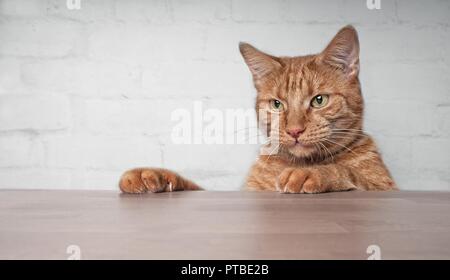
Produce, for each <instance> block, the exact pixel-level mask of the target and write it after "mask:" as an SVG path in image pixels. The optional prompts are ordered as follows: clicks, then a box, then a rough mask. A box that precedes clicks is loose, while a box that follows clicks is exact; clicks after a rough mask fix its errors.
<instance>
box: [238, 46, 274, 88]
mask: <svg viewBox="0 0 450 280" xmlns="http://www.w3.org/2000/svg"><path fill="white" fill-rule="evenodd" d="M239 50H240V51H241V54H242V56H243V57H244V60H245V63H247V66H248V68H249V69H250V72H252V75H253V79H254V80H255V81H257V80H259V79H261V78H263V77H264V76H266V75H267V74H269V73H271V72H273V71H275V70H277V69H279V68H281V63H280V61H279V59H278V58H277V57H274V56H271V55H268V54H266V53H263V52H262V51H260V50H258V49H257V48H255V47H253V46H252V45H250V44H247V43H243V42H241V43H239Z"/></svg>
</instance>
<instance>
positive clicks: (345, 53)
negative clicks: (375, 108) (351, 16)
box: [239, 26, 364, 158]
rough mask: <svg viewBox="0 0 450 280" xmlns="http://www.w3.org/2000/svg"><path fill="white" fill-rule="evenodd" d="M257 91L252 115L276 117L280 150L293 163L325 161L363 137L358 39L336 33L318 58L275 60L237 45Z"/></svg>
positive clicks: (350, 30) (347, 32)
mask: <svg viewBox="0 0 450 280" xmlns="http://www.w3.org/2000/svg"><path fill="white" fill-rule="evenodd" d="M239 48H240V51H241V53H242V56H243V57H244V59H245V62H246V63H247V65H248V67H249V69H250V71H251V73H252V75H253V81H254V84H255V88H256V90H257V93H258V95H257V100H256V109H257V110H265V111H268V116H269V117H268V118H267V120H264V121H265V122H266V123H267V124H268V126H270V120H271V119H272V118H271V116H272V114H277V116H278V117H279V133H273V131H272V132H269V134H270V137H271V138H272V137H274V135H277V136H278V137H279V143H280V149H281V151H283V152H284V153H286V154H288V155H290V156H293V157H295V158H309V157H314V156H316V157H321V156H323V157H327V156H329V153H335V152H337V151H339V150H342V149H345V147H346V146H347V145H349V144H350V143H351V142H352V141H354V140H355V139H356V138H358V137H359V136H360V135H361V133H362V131H361V127H362V114H363V107H364V106H363V99H362V95H361V89H360V83H359V79H358V74H359V41H358V34H357V32H356V30H355V29H354V28H353V27H352V26H346V27H344V28H343V29H341V30H340V31H339V32H338V33H337V35H336V36H335V37H334V38H333V39H332V40H331V42H330V43H329V44H328V46H327V47H326V48H325V49H324V50H323V51H322V52H321V53H319V54H316V55H307V56H298V57H276V56H272V55H269V54H266V53H263V52H261V51H259V50H258V49H256V48H254V47H253V46H251V45H249V44H246V43H240V44H239Z"/></svg>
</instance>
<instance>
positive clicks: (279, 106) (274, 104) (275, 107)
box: [270, 99, 283, 111]
mask: <svg viewBox="0 0 450 280" xmlns="http://www.w3.org/2000/svg"><path fill="white" fill-rule="evenodd" d="M270 105H271V107H272V109H273V110H275V111H282V110H283V103H281V101H280V100H276V99H272V100H271V101H270Z"/></svg>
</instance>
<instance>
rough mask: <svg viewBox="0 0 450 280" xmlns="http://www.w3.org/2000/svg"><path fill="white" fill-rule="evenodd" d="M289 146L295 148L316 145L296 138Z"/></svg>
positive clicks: (306, 147) (307, 147)
mask: <svg viewBox="0 0 450 280" xmlns="http://www.w3.org/2000/svg"><path fill="white" fill-rule="evenodd" d="M287 146H288V147H289V148H295V149H308V150H309V149H311V148H314V145H313V144H311V143H305V142H304V141H301V140H299V139H295V140H293V141H292V142H290V143H288V145H287Z"/></svg>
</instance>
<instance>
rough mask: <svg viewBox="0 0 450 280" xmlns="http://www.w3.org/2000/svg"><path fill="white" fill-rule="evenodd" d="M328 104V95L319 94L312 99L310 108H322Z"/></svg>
mask: <svg viewBox="0 0 450 280" xmlns="http://www.w3.org/2000/svg"><path fill="white" fill-rule="evenodd" d="M327 103H328V95H326V94H319V95H316V96H314V98H313V99H312V100H311V107H314V108H322V107H324V106H325V105H327Z"/></svg>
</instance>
